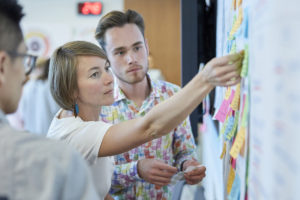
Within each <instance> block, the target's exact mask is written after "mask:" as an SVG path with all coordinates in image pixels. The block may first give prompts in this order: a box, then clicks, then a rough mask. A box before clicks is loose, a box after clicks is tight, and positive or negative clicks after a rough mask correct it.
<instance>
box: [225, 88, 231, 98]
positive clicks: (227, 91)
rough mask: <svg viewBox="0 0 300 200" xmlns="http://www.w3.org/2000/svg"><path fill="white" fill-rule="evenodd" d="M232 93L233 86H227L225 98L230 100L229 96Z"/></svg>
mask: <svg viewBox="0 0 300 200" xmlns="http://www.w3.org/2000/svg"><path fill="white" fill-rule="evenodd" d="M230 95H231V88H230V87H227V90H226V92H225V97H224V99H226V100H228V99H229V97H230Z"/></svg>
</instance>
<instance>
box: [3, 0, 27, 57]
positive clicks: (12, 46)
mask: <svg viewBox="0 0 300 200" xmlns="http://www.w3.org/2000/svg"><path fill="white" fill-rule="evenodd" d="M22 9H23V8H22V6H20V5H19V4H18V2H17V1H16V0H0V50H4V51H14V50H16V49H17V48H18V46H19V44H20V43H21V41H22V40H23V34H22V30H21V27H20V21H21V19H22V17H23V16H24V14H23V12H22Z"/></svg>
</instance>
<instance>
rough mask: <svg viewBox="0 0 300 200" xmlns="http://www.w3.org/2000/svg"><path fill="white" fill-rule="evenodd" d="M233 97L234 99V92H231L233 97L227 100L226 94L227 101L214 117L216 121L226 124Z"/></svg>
mask: <svg viewBox="0 0 300 200" xmlns="http://www.w3.org/2000/svg"><path fill="white" fill-rule="evenodd" d="M233 97H234V90H231V95H230V97H229V98H228V100H227V99H226V98H227V97H226V94H225V99H224V100H223V101H222V103H221V106H220V108H219V110H218V111H217V112H216V114H215V115H214V118H215V119H216V120H219V121H220V122H222V123H224V122H225V120H226V116H227V113H228V108H229V105H230V102H231V101H232V99H233Z"/></svg>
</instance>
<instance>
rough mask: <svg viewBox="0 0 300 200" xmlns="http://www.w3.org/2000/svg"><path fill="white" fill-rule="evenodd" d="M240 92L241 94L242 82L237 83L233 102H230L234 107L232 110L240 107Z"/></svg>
mask: <svg viewBox="0 0 300 200" xmlns="http://www.w3.org/2000/svg"><path fill="white" fill-rule="evenodd" d="M240 94H241V84H240V83H239V84H237V86H236V90H235V93H234V97H233V99H232V102H231V104H230V107H231V108H232V110H235V111H237V110H239V107H240Z"/></svg>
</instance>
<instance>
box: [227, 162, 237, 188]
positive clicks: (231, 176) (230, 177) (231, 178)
mask: <svg viewBox="0 0 300 200" xmlns="http://www.w3.org/2000/svg"><path fill="white" fill-rule="evenodd" d="M234 178H235V171H234V169H233V168H232V167H231V165H230V171H229V174H228V180H227V194H230V192H231V188H232V184H233V181H234Z"/></svg>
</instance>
